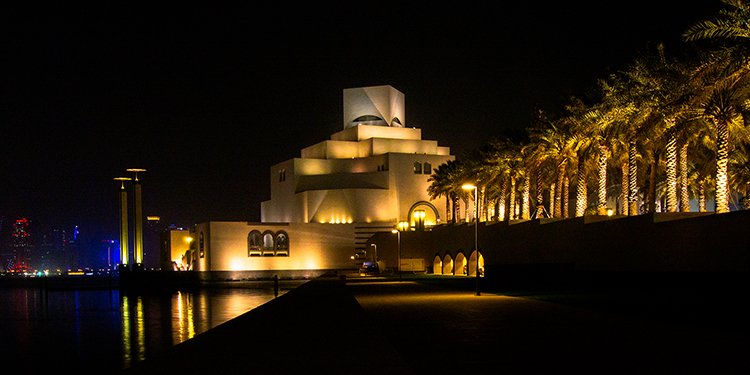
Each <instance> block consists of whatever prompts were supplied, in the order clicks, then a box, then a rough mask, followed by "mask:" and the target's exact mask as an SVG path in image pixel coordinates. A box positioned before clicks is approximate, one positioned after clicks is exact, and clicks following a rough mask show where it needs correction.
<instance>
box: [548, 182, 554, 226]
mask: <svg viewBox="0 0 750 375" xmlns="http://www.w3.org/2000/svg"><path fill="white" fill-rule="evenodd" d="M549 211H550V212H553V213H554V212H555V183H554V182H553V183H552V184H550V186H549ZM552 217H555V215H554V214H553V215H552Z"/></svg>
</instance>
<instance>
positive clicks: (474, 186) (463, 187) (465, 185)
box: [461, 183, 477, 190]
mask: <svg viewBox="0 0 750 375" xmlns="http://www.w3.org/2000/svg"><path fill="white" fill-rule="evenodd" d="M476 188H477V186H476V185H473V184H468V183H467V184H463V185H461V189H464V190H474V189H476Z"/></svg>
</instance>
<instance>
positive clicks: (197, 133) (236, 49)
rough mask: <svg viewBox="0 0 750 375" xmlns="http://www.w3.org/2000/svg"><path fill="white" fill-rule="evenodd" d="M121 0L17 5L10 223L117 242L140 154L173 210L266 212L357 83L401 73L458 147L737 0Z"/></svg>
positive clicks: (9, 51) (186, 217)
mask: <svg viewBox="0 0 750 375" xmlns="http://www.w3.org/2000/svg"><path fill="white" fill-rule="evenodd" d="M105 3H106V4H107V5H106V6H105V5H94V4H86V6H85V7H80V8H76V7H75V6H71V5H69V4H67V3H66V4H65V6H64V7H58V8H45V7H42V6H41V4H40V5H38V6H28V7H27V8H26V9H18V8H11V9H3V10H2V11H1V12H0V23H1V24H2V26H0V38H1V39H0V40H1V41H2V44H0V46H1V47H0V48H2V65H3V66H5V67H4V68H3V69H2V82H1V86H2V87H0V93H1V94H0V95H1V96H0V128H1V129H2V136H1V137H0V139H2V147H1V149H0V156H2V164H1V167H0V178H2V181H0V187H1V189H0V216H2V217H4V218H5V222H6V225H7V222H8V220H12V219H13V218H15V217H19V216H27V217H29V218H31V219H32V220H36V221H37V222H38V223H43V224H46V225H52V226H58V227H65V226H68V225H73V224H77V225H79V226H81V231H82V233H98V234H97V235H100V236H102V237H104V238H114V237H115V236H116V233H117V212H116V211H117V208H116V207H117V206H116V204H117V202H116V195H115V189H116V183H115V182H114V181H113V180H112V178H114V177H118V176H122V175H125V169H126V168H145V169H147V170H148V171H147V172H146V173H144V174H142V179H143V192H144V211H145V213H146V214H153V215H159V216H161V218H162V223H164V224H169V223H174V224H177V225H180V226H188V225H190V224H193V223H197V222H202V221H205V220H208V219H211V220H247V221H258V220H259V219H260V202H261V201H263V200H267V199H269V197H270V195H269V194H270V193H269V190H268V189H269V188H268V186H269V178H270V177H269V172H270V166H271V165H273V164H275V163H278V162H281V161H284V160H287V159H289V158H293V157H298V156H299V150H300V149H302V148H304V147H307V146H310V145H312V144H315V143H317V142H320V141H323V140H326V139H328V138H329V137H330V135H331V134H332V133H335V132H337V131H339V130H341V129H342V91H343V89H345V88H350V87H360V86H371V85H382V84H390V85H393V86H394V87H395V88H397V89H398V90H400V91H401V92H403V93H404V94H405V97H406V123H407V126H414V127H418V128H421V129H422V134H423V138H425V139H433V140H437V141H438V142H439V144H441V145H443V146H449V147H451V150H452V153H453V154H454V155H461V154H462V153H464V152H467V151H470V150H472V149H475V148H477V147H479V146H480V145H481V144H483V143H484V142H486V140H487V139H488V138H489V137H492V136H500V135H513V134H516V135H517V134H523V132H524V129H525V128H526V127H528V125H529V119H530V114H531V112H532V109H533V107H534V106H541V107H543V108H552V107H554V106H557V105H561V104H562V103H563V102H564V101H565V99H566V98H567V97H568V96H569V95H571V94H576V95H579V94H581V93H583V92H584V91H585V90H587V89H588V88H589V87H591V86H592V85H593V84H594V82H595V80H596V79H597V78H601V77H603V76H604V75H605V74H606V73H607V72H610V71H612V70H614V69H617V68H618V67H621V66H622V64H624V63H626V62H628V61H629V60H631V59H632V58H633V57H634V56H635V55H636V53H637V52H638V51H640V50H642V49H643V48H645V47H646V46H647V44H648V43H650V42H666V43H668V46H669V45H672V44H673V45H678V44H680V42H679V35H680V34H681V32H682V31H684V29H685V28H686V27H687V26H688V25H691V24H693V23H695V22H696V21H698V20H702V19H705V18H706V17H708V16H712V15H714V14H715V9H718V7H719V5H720V3H719V2H718V0H712V1H699V2H684V1H666V2H660V1H642V0H636V1H630V2H619V3H605V2H602V3H595V5H593V6H592V5H590V4H591V3H590V2H580V3H577V2H559V3H556V4H552V5H549V4H541V3H539V2H531V4H530V5H508V4H506V3H504V2H485V3H483V5H476V6H474V7H471V8H467V7H464V5H463V4H461V5H457V4H458V3H451V4H450V6H445V7H442V6H440V5H439V4H441V3H439V2H426V3H424V4H422V5H414V3H411V4H412V5H409V7H408V8H406V7H404V5H403V4H401V3H394V4H387V3H375V2H373V3H372V4H371V5H369V6H368V5H367V4H368V3H366V2H341V3H334V4H331V5H329V6H322V5H320V3H319V2H315V4H316V6H318V7H317V8H308V9H301V8H299V6H298V5H295V4H294V3H276V4H278V5H275V6H270V5H264V4H263V3H262V2H241V3H242V4H241V5H236V6H228V5H227V6H226V7H218V6H194V7H185V6H184V4H187V3H182V4H180V5H183V6H176V5H175V7H167V6H165V5H162V6H157V7H155V6H154V5H152V4H149V5H148V6H140V5H133V3H123V4H122V5H119V6H117V5H112V4H113V3H110V2H105ZM404 3H406V2H404ZM269 4H270V3H269ZM351 4H357V5H356V6H353V5H351ZM383 4H385V5H383ZM45 5H46V4H45ZM670 43H671V44H670Z"/></svg>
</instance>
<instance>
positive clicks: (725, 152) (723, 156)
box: [716, 121, 729, 214]
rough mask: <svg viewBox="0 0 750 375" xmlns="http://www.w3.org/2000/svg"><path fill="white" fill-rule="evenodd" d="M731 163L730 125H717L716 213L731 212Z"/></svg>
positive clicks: (724, 122) (718, 123)
mask: <svg viewBox="0 0 750 375" xmlns="http://www.w3.org/2000/svg"><path fill="white" fill-rule="evenodd" d="M728 161H729V124H728V123H727V122H726V121H718V122H717V123H716V213H717V214H719V213H725V212H729V189H728V183H727V181H728V180H727V177H728V176H727V163H728Z"/></svg>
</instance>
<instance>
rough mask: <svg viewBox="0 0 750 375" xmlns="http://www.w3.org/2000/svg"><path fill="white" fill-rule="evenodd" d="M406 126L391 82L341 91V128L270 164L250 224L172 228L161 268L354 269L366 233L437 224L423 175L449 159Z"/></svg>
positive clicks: (290, 272) (290, 273)
mask: <svg viewBox="0 0 750 375" xmlns="http://www.w3.org/2000/svg"><path fill="white" fill-rule="evenodd" d="M406 124H407V122H406V116H405V99H404V94H403V93H401V92H400V91H398V90H397V89H395V88H393V87H392V86H389V85H383V86H371V87H359V88H349V89H344V90H343V129H342V130H340V131H338V132H336V133H334V134H332V135H331V137H330V139H328V140H324V141H322V142H319V143H317V144H314V145H311V146H309V147H306V148H304V149H302V150H301V152H300V157H298V158H293V159H289V160H286V161H283V162H280V163H278V164H276V165H273V166H271V168H270V199H269V200H266V201H264V202H262V203H261V221H260V222H236V221H208V222H203V223H198V224H196V225H194V226H193V227H192V228H190V229H173V230H171V231H170V233H169V235H168V236H166V239H165V240H162V257H161V258H162V264H161V267H162V269H174V270H194V271H211V272H220V273H228V274H226V275H224V276H225V277H226V278H230V279H237V278H255V277H265V276H267V275H271V274H274V275H279V274H280V275H281V276H284V277H296V276H299V277H310V276H315V275H318V274H322V273H324V272H328V271H331V270H345V269H351V268H353V267H356V261H357V259H361V258H363V257H365V256H367V257H369V255H366V254H367V251H368V246H367V243H368V240H369V239H370V238H371V237H372V236H373V235H374V234H375V233H378V232H388V233H390V232H391V230H392V229H393V228H395V227H396V226H397V225H398V224H399V223H408V226H409V229H411V230H414V229H418V230H424V229H428V230H429V229H430V228H431V227H433V226H435V225H438V224H440V223H441V220H444V218H445V217H446V212H445V204H442V203H438V202H435V201H433V200H431V199H430V197H429V195H428V193H427V191H428V187H429V185H430V181H429V178H430V176H431V175H432V173H433V171H434V169H435V168H437V167H438V166H440V165H441V164H444V163H446V162H448V161H450V160H454V159H455V157H454V156H453V155H451V154H450V149H449V148H448V147H445V146H440V145H439V144H438V142H437V141H435V140H424V139H422V130H421V129H419V128H416V127H408V126H406ZM402 225H406V224H402ZM390 266H391V267H392V266H393V265H390Z"/></svg>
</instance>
